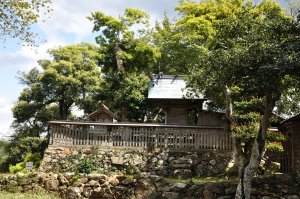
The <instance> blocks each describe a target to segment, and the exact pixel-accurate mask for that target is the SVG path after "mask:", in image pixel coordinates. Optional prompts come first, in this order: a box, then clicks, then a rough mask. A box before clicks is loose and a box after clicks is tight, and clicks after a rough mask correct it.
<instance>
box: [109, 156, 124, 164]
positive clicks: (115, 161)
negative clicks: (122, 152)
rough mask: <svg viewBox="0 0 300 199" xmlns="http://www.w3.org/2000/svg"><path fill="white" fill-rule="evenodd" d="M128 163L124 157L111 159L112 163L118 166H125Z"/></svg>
mask: <svg viewBox="0 0 300 199" xmlns="http://www.w3.org/2000/svg"><path fill="white" fill-rule="evenodd" d="M126 162H127V161H126V160H125V159H124V158H123V157H122V156H113V157H111V163H112V164H116V165H124V164H125V163H126Z"/></svg>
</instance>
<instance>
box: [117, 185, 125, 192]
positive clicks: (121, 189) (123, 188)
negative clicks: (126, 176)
mask: <svg viewBox="0 0 300 199" xmlns="http://www.w3.org/2000/svg"><path fill="white" fill-rule="evenodd" d="M115 189H116V190H117V191H121V192H125V191H127V190H128V189H127V187H125V186H121V185H118V186H116V187H115Z"/></svg>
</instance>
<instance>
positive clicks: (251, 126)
mask: <svg viewBox="0 0 300 199" xmlns="http://www.w3.org/2000/svg"><path fill="white" fill-rule="evenodd" d="M231 128H232V132H233V136H234V138H235V139H238V140H240V141H241V142H245V141H249V140H253V139H255V138H256V136H257V132H258V128H259V123H257V122H249V123H244V124H242V125H237V126H234V125H232V127H231Z"/></svg>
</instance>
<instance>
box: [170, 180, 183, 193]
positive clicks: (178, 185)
mask: <svg viewBox="0 0 300 199" xmlns="http://www.w3.org/2000/svg"><path fill="white" fill-rule="evenodd" d="M185 187H186V184H185V183H180V182H176V183H175V184H173V185H172V186H171V188H170V191H175V192H179V191H181V190H183V189H184V188H185Z"/></svg>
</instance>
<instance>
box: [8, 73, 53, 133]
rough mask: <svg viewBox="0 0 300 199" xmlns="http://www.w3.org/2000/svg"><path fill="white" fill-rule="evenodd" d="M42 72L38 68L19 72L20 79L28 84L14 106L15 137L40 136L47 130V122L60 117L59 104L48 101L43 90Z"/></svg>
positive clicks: (25, 84) (22, 82)
mask: <svg viewBox="0 0 300 199" xmlns="http://www.w3.org/2000/svg"><path fill="white" fill-rule="evenodd" d="M40 74H41V72H40V71H39V70H38V69H37V68H33V69H31V70H30V71H29V72H28V73H24V72H22V73H19V81H20V83H21V84H23V85H24V86H26V88H24V89H23V91H22V92H21V93H20V96H19V98H18V101H17V103H16V104H15V105H14V107H13V108H12V112H13V116H14V122H13V127H14V128H15V129H16V133H15V135H14V136H15V137H26V136H34V137H39V136H40V134H41V133H43V132H46V130H47V122H48V121H49V120H51V119H59V115H58V106H57V105H55V104H51V103H49V102H47V99H46V97H45V96H44V94H43V93H42V91H41V84H40V82H39V81H38V76H39V75H40Z"/></svg>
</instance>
